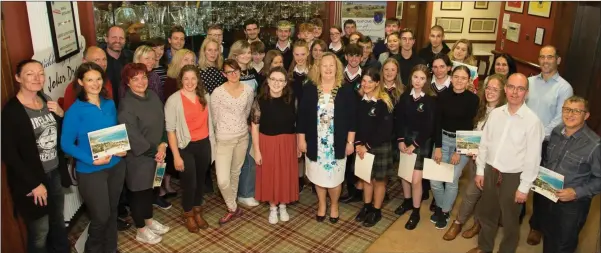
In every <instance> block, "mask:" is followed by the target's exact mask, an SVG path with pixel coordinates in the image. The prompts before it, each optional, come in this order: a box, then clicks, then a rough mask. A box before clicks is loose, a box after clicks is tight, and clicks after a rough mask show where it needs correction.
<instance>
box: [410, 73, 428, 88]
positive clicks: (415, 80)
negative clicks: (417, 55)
mask: <svg viewBox="0 0 601 253" xmlns="http://www.w3.org/2000/svg"><path fill="white" fill-rule="evenodd" d="M426 81H427V76H426V73H424V72H423V71H421V70H418V71H414V72H413V73H412V74H411V85H412V86H413V88H414V89H417V90H421V89H422V88H424V85H425V84H426Z"/></svg>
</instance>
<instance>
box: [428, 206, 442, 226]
mask: <svg viewBox="0 0 601 253" xmlns="http://www.w3.org/2000/svg"><path fill="white" fill-rule="evenodd" d="M441 215H442V209H440V207H437V206H434V213H433V214H432V215H431V216H430V222H432V223H434V224H436V222H438V217H439V216H441Z"/></svg>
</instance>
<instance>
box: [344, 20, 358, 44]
mask: <svg viewBox="0 0 601 253" xmlns="http://www.w3.org/2000/svg"><path fill="white" fill-rule="evenodd" d="M343 27H344V37H342V43H343V44H344V45H348V44H349V43H350V37H351V34H352V33H354V32H356V31H357V23H355V20H352V19H347V20H346V21H344V26H343Z"/></svg>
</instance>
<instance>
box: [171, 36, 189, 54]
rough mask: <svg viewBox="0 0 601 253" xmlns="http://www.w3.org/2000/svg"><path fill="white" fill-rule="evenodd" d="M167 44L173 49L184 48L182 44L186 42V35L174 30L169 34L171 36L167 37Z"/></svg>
mask: <svg viewBox="0 0 601 253" xmlns="http://www.w3.org/2000/svg"><path fill="white" fill-rule="evenodd" d="M168 41H169V45H171V48H172V49H173V50H175V51H177V50H180V49H182V48H184V44H185V43H186V36H185V35H184V33H183V32H174V33H172V34H171V37H170V38H169V39H168Z"/></svg>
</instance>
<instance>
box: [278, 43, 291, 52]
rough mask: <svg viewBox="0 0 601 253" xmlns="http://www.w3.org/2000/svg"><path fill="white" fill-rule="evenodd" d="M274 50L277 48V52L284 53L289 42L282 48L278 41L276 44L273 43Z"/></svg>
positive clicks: (288, 46)
mask: <svg viewBox="0 0 601 253" xmlns="http://www.w3.org/2000/svg"><path fill="white" fill-rule="evenodd" d="M275 48H277V49H278V50H280V52H284V51H286V50H288V49H289V48H290V41H288V44H286V46H285V47H284V48H281V47H280V43H279V41H278V43H275Z"/></svg>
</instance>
